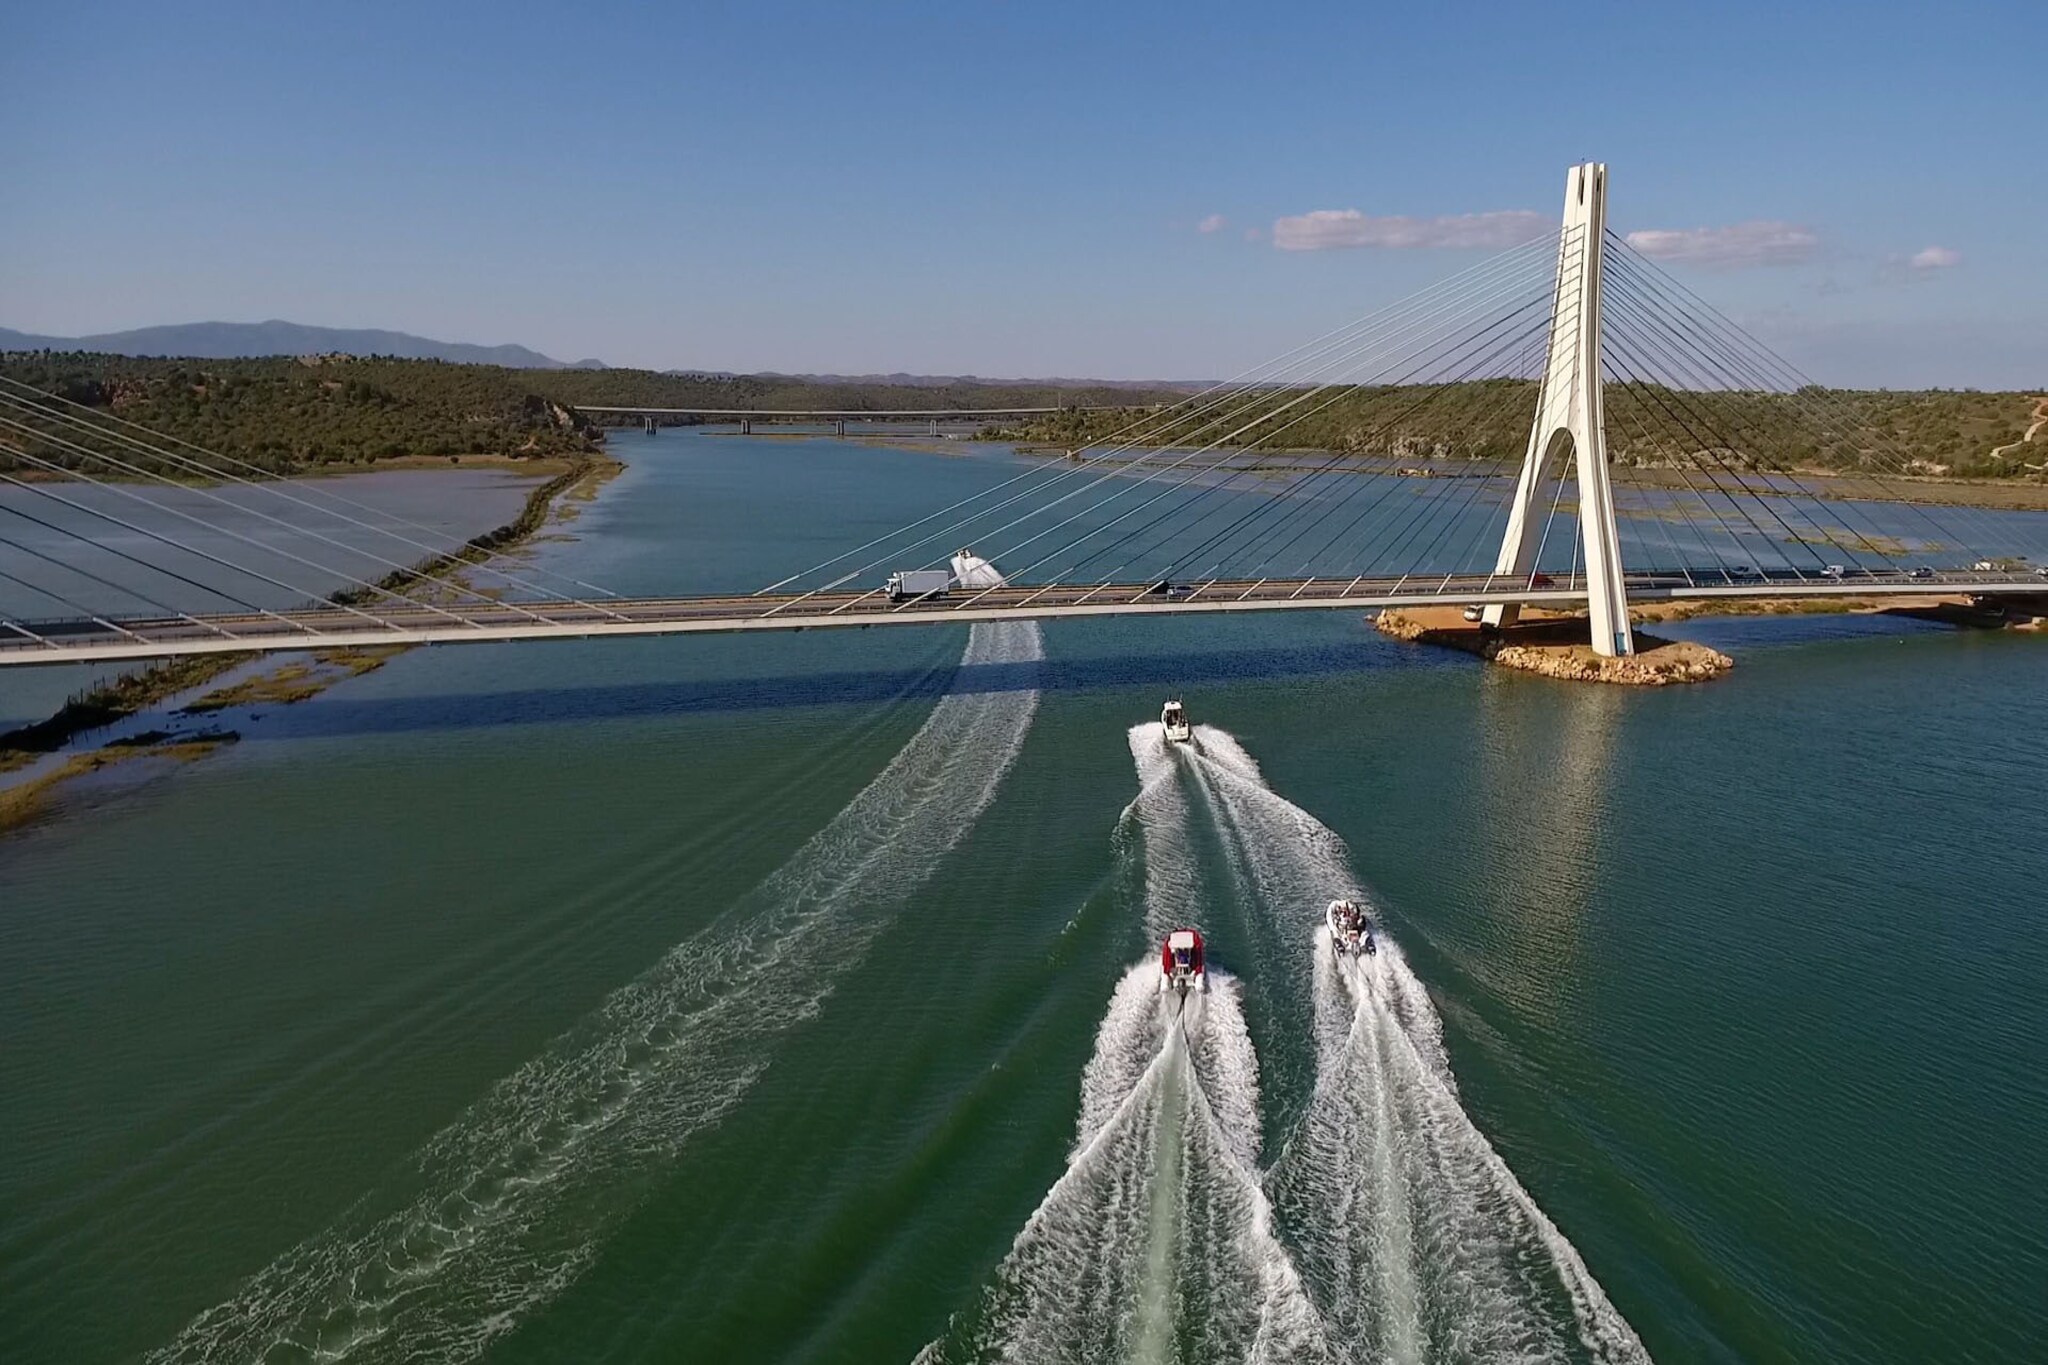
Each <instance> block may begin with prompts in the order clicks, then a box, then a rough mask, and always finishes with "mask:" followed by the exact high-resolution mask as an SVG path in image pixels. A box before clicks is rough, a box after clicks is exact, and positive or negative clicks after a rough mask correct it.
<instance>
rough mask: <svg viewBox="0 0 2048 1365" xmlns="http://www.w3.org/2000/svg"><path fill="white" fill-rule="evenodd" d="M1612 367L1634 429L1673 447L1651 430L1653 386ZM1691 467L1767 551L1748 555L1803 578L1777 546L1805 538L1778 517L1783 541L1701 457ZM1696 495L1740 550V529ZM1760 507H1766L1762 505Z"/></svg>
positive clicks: (1802, 542) (1754, 499) (1686, 479)
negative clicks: (1630, 410)
mask: <svg viewBox="0 0 2048 1365" xmlns="http://www.w3.org/2000/svg"><path fill="white" fill-rule="evenodd" d="M1616 368H1617V369H1619V370H1621V371H1622V373H1623V378H1621V379H1617V380H1615V381H1613V382H1614V385H1615V388H1616V390H1617V391H1618V392H1620V393H1621V394H1622V395H1623V396H1624V397H1626V398H1628V399H1629V400H1630V402H1632V403H1634V404H1635V405H1636V409H1637V411H1636V414H1635V415H1636V420H1637V430H1638V432H1639V433H1642V434H1643V435H1644V439H1645V440H1646V441H1647V442H1648V443H1649V444H1651V445H1653V446H1660V447H1662V448H1666V449H1677V448H1678V446H1677V444H1676V443H1674V442H1673V440H1672V438H1671V437H1670V436H1668V435H1667V436H1666V437H1664V438H1663V439H1661V440H1660V439H1659V438H1658V436H1657V435H1656V432H1655V430H1654V423H1653V421H1652V418H1653V416H1654V414H1653V413H1652V412H1651V410H1650V409H1651V402H1652V395H1651V393H1650V388H1653V387H1654V386H1648V387H1646V386H1644V385H1643V384H1641V383H1639V382H1637V381H1635V380H1634V379H1633V375H1634V372H1633V371H1632V370H1629V369H1627V367H1626V366H1623V365H1621V364H1620V363H1619V359H1618V358H1617V364H1616ZM1617 408H1618V409H1620V410H1626V409H1622V408H1620V405H1617ZM1672 425H1673V426H1676V423H1673V424H1672ZM1687 443H1688V444H1693V445H1698V444H1700V443H1699V442H1698V441H1696V440H1694V441H1691V442H1687ZM1675 467H1676V468H1677V470H1678V471H1679V477H1680V478H1681V479H1682V480H1684V482H1685V485H1686V487H1687V488H1688V489H1690V490H1692V491H1694V492H1698V489H1697V487H1696V486H1695V485H1694V484H1693V482H1692V479H1691V477H1690V476H1689V475H1688V474H1686V472H1685V465H1684V464H1683V463H1682V462H1680V463H1678V464H1677V465H1676V466H1675ZM1695 468H1696V469H1697V470H1698V472H1699V474H1700V477H1701V478H1703V479H1705V480H1706V481H1707V487H1708V488H1710V489H1712V490H1713V491H1714V492H1715V493H1717V494H1719V495H1720V497H1721V499H1722V500H1723V501H1725V502H1726V503H1727V504H1728V506H1729V507H1730V508H1731V509H1733V511H1734V513H1735V517H1736V520H1737V521H1739V522H1741V523H1742V524H1743V525H1744V526H1747V527H1748V528H1749V533H1750V534H1751V535H1753V536H1755V537H1756V538H1758V539H1759V540H1761V541H1762V542H1763V543H1764V546H1765V547H1766V548H1767V550H1768V552H1769V553H1768V554H1766V555H1762V556H1757V555H1754V554H1753V553H1752V556H1751V557H1753V558H1756V559H1757V560H1758V563H1759V564H1761V563H1762V561H1763V560H1764V559H1767V558H1771V557H1775V558H1777V559H1778V560H1779V561H1780V562H1781V563H1782V564H1783V565H1784V567H1785V568H1786V569H1787V570H1789V571H1790V572H1792V573H1794V574H1796V575H1798V576H1799V577H1801V578H1804V577H1805V576H1806V575H1805V574H1804V573H1803V572H1802V571H1801V570H1800V568H1799V566H1798V565H1797V564H1795V563H1793V561H1792V557H1791V556H1790V555H1789V554H1787V553H1786V552H1785V551H1784V549H1782V548H1780V547H1781V546H1784V545H1786V544H1796V545H1807V542H1806V541H1805V540H1803V539H1802V538H1800V537H1798V536H1796V535H1793V533H1792V531H1791V529H1790V528H1789V527H1786V526H1785V525H1784V523H1783V522H1782V520H1781V521H1779V527H1780V529H1781V530H1784V531H1785V533H1786V534H1787V535H1788V536H1792V537H1793V538H1792V539H1791V540H1789V541H1787V540H1783V539H1781V538H1780V537H1778V536H1776V535H1774V534H1772V532H1771V531H1770V529H1769V528H1768V527H1766V526H1765V525H1764V524H1763V523H1762V522H1760V521H1758V520H1757V518H1756V517H1755V516H1753V515H1752V514H1751V513H1750V512H1748V511H1747V510H1745V509H1744V507H1743V505H1742V501H1741V499H1740V498H1739V497H1737V496H1736V493H1735V492H1731V491H1730V490H1729V488H1728V487H1727V486H1726V485H1724V484H1723V483H1722V482H1721V481H1720V480H1719V479H1717V478H1716V477H1715V476H1714V470H1713V469H1712V468H1711V467H1709V466H1708V465H1707V464H1706V463H1705V462H1704V461H1702V462H1699V463H1697V464H1696V465H1695ZM1736 487H1737V488H1738V489H1741V484H1740V483H1739V481H1738V483H1737V485H1736ZM1742 491H1744V492H1746V493H1747V495H1748V496H1749V498H1750V500H1751V501H1752V502H1756V503H1757V505H1758V507H1759V508H1764V504H1763V502H1762V501H1761V498H1760V497H1759V495H1758V494H1757V493H1755V492H1754V491H1753V490H1742ZM1700 499H1701V502H1702V504H1703V505H1704V506H1705V507H1706V509H1707V511H1708V513H1709V514H1710V515H1712V516H1713V517H1714V519H1715V520H1716V521H1717V522H1719V523H1720V524H1721V527H1722V529H1723V530H1726V531H1727V532H1728V533H1729V536H1730V538H1731V539H1732V540H1733V541H1734V542H1735V546H1736V548H1737V549H1738V550H1743V549H1744V542H1743V538H1742V533H1741V532H1740V531H1737V530H1735V529H1734V528H1733V527H1732V526H1730V525H1729V523H1728V520H1727V519H1726V518H1725V517H1723V516H1722V515H1721V512H1720V509H1719V508H1718V507H1716V506H1715V505H1714V503H1713V500H1712V499H1711V498H1708V497H1707V496H1706V495H1705V494H1700ZM1764 510H1768V509H1767V508H1765V509H1764ZM1808 548H1809V549H1810V548H1811V547H1810V546H1809V547H1808ZM1815 561H1816V562H1822V561H1821V557H1820V556H1819V554H1818V553H1816V554H1815Z"/></svg>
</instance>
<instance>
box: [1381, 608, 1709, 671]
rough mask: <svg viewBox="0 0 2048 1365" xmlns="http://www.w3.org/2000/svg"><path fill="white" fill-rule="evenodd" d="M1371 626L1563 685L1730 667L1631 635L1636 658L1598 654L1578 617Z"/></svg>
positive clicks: (1435, 618) (1678, 645)
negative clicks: (1494, 625) (1496, 624)
mask: <svg viewBox="0 0 2048 1365" xmlns="http://www.w3.org/2000/svg"><path fill="white" fill-rule="evenodd" d="M1373 624H1374V625H1375V626H1376V627H1377V628H1378V629H1379V631H1380V632H1381V633H1382V634H1384V635H1391V636H1393V637H1394V638H1395V639H1397V640H1407V641H1411V642H1413V643H1415V644H1424V645H1442V646H1445V647H1447V648H1450V649H1461V650H1463V651H1465V652H1466V653H1467V654H1476V655H1478V656H1479V657H1480V658H1482V659H1485V660H1487V661H1488V662H1491V663H1497V664H1500V665H1501V666H1502V667H1504V668H1515V669H1520V670H1521V671H1523V672H1525V673H1538V674H1541V675H1543V676H1544V677H1546V678H1561V679H1564V680H1566V681H1569V682H1600V683H1617V684H1621V685H1623V686H1628V687H1667V686H1669V685H1671V684H1673V683H1689V682H1706V681H1707V680H1708V679H1710V678H1718V677H1720V676H1721V675H1722V674H1724V673H1726V672H1727V671H1728V670H1729V669H1731V668H1733V667H1735V661H1734V660H1733V659H1731V658H1729V657H1728V656H1727V655H1726V654H1723V653H1721V652H1720V651H1719V650H1714V649H1709V648H1707V647H1706V646H1705V645H1702V644H1695V643H1693V642H1692V641H1690V640H1666V639H1662V638H1660V637H1658V636H1655V635H1650V634H1646V633H1644V632H1642V631H1637V632H1636V637H1635V638H1636V652H1635V653H1634V654H1632V655H1629V656H1628V657H1627V658H1609V657H1608V656H1606V655H1603V654H1596V653H1594V652H1593V646H1592V645H1591V643H1589V639H1588V635H1587V627H1586V618H1585V617H1583V616H1557V615H1537V614H1535V613H1530V614H1529V615H1528V616H1527V617H1526V618H1525V619H1524V620H1521V621H1517V622H1516V623H1515V624H1514V625H1511V626H1506V627H1502V628H1501V629H1498V630H1490V629H1487V628H1485V627H1482V626H1480V625H1477V624H1475V623H1472V622H1468V621H1466V620H1465V619H1464V615H1463V613H1462V612H1461V611H1460V609H1459V608H1457V607H1408V608H1402V609H1398V610H1397V609H1394V608H1389V609H1387V610H1385V611H1382V612H1381V613H1380V614H1379V615H1378V616H1377V617H1376V618H1374V621H1373Z"/></svg>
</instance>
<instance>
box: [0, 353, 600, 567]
mask: <svg viewBox="0 0 2048 1365" xmlns="http://www.w3.org/2000/svg"><path fill="white" fill-rule="evenodd" d="M0 384H4V385H7V386H9V387H11V388H15V389H20V390H22V391H23V392H25V393H29V394H33V395H35V397H36V399H37V400H39V401H42V402H44V403H47V402H49V401H52V400H54V401H55V402H58V403H62V404H64V405H65V406H66V407H71V408H76V409H77V410H78V411H80V412H83V413H90V414H92V417H93V419H94V420H92V421H89V422H88V421H85V420H84V419H81V418H76V417H73V418H70V419H69V420H70V421H72V422H73V423H75V424H78V425H81V426H90V427H92V428H93V429H95V430H99V431H103V432H105V434H107V435H108V436H110V437H113V438H114V439H117V440H120V441H124V442H126V443H127V444H128V445H130V446H131V447H136V448H140V449H144V450H147V451H149V452H150V453H151V454H156V455H162V456H165V457H168V454H169V452H168V451H166V450H163V449H161V448H159V447H157V446H154V445H152V444H150V443H149V442H145V441H140V440H137V439H136V438H134V437H131V436H125V435H123V434H121V433H120V432H119V431H116V430H114V428H115V427H126V428H129V429H131V430H134V431H140V432H145V433H147V434H148V435H149V436H151V437H152V438H154V439H155V440H157V441H168V442H171V443H173V444H176V445H181V446H183V447H184V448H185V449H187V450H190V451H194V452H196V453H197V454H200V455H203V456H205V457H206V458H207V460H211V461H218V462H219V463H221V464H228V465H233V466H234V467H236V468H237V469H245V470H249V471H251V472H253V473H256V474H260V475H262V476H263V477H262V478H260V479H245V480H244V482H248V483H252V484H255V485H256V486H258V487H264V488H268V487H269V486H270V485H271V484H272V483H273V482H275V481H277V480H278V479H279V478H280V476H279V475H278V474H277V473H276V472H275V471H273V470H268V469H265V468H263V466H261V465H259V464H255V463H253V462H251V461H249V460H243V459H238V458H237V457H235V456H233V455H229V454H226V453H225V452H223V451H217V450H208V449H206V447H204V446H201V445H197V444H195V443H193V442H191V441H188V440H186V439H185V438H184V437H182V436H174V435H171V434H170V433H169V432H162V431H157V430H155V429H154V428H151V427H146V426H144V425H142V424H141V423H140V422H131V421H129V420H128V419H127V418H125V417H121V416H119V415H117V414H115V413H111V412H108V413H101V412H99V411H97V410H96V409H94V408H90V407H87V406H86V405H85V404H83V403H80V402H78V401H77V400H76V399H71V398H66V397H64V395H62V394H53V393H46V392H45V391H43V390H41V389H38V388H36V387H35V386H34V385H31V384H24V383H23V382H21V381H20V380H18V379H11V378H9V377H8V376H6V375H0ZM7 396H10V397H11V395H7ZM16 401H25V400H20V399H16ZM53 415H54V413H53ZM200 463H202V465H204V463H205V462H203V461H202V462H200ZM208 472H210V473H213V474H216V475H218V474H220V473H221V472H222V471H220V470H219V469H218V468H212V467H209V468H208ZM300 487H302V488H303V489H304V490H305V491H306V492H307V493H318V494H319V495H320V496H321V497H323V498H325V499H327V500H328V501H330V502H334V503H339V504H340V505H341V506H343V507H353V508H355V509H356V510H357V511H360V512H367V513H369V514H370V515H371V516H377V517H384V518H387V519H388V520H390V521H392V522H394V523H396V524H397V525H400V526H407V527H411V528H412V529H413V530H415V531H422V532H425V533H426V534H428V535H436V536H438V535H440V534H441V532H440V531H439V530H437V529H436V528H434V527H432V526H428V525H426V524H425V523H424V522H418V521H413V520H412V519H410V518H408V517H406V516H404V515H402V514H400V513H398V512H391V511H386V510H384V509H382V508H377V507H372V506H370V505H369V504H368V503H363V502H357V501H356V500H355V499H353V498H346V497H343V496H342V495H341V494H339V493H335V492H332V491H330V490H328V489H325V488H318V487H315V486H314V485H313V484H310V483H308V484H302V485H300ZM279 496H283V495H282V494H280V495H279ZM292 500H293V501H295V502H297V501H301V499H298V498H297V497H294V498H293V499H292ZM307 505H308V506H309V507H311V506H312V505H311V504H307ZM315 510H319V511H323V512H325V513H326V515H328V516H331V517H334V518H335V519H336V520H339V521H344V522H348V523H351V524H353V525H356V526H360V527H362V528H363V529H364V530H366V531H373V532H376V533H377V534H380V535H385V536H389V537H390V538H392V539H394V540H398V541H400V542H401V543H404V544H408V545H413V546H415V547H417V548H420V549H428V550H431V549H433V546H431V545H427V544H424V543H422V542H420V541H416V540H411V539H408V538H407V537H404V536H400V535H398V534H397V533H395V532H392V531H389V530H386V529H384V528H383V527H380V526H376V525H374V524H373V523H370V522H367V521H363V520H361V519H360V518H357V517H350V516H347V515H345V514H343V513H340V512H335V511H333V510H331V509H327V508H318V509H315ZM437 553H438V552H437ZM478 567H479V568H482V567H483V566H482V565H479V566H478ZM490 572H492V573H494V574H496V575H497V576H498V577H500V578H504V579H506V580H507V581H510V582H517V583H520V585H521V586H522V587H524V586H535V585H528V584H526V583H524V582H523V581H521V580H519V579H516V578H514V577H513V576H512V575H510V574H508V573H506V572H504V571H503V570H499V569H492V570H490ZM534 572H535V573H536V574H538V575H540V576H542V577H545V578H553V579H556V580H558V581H560V582H563V583H570V584H574V585H575V586H576V587H579V588H588V589H589V590H590V591H592V592H594V593H597V594H598V595H600V596H603V597H617V596H618V594H617V593H615V592H613V591H612V590H611V589H609V588H604V587H599V586H598V585H597V584H595V583H585V582H584V581H583V580H582V579H580V578H572V577H570V576H568V575H566V574H559V573H555V572H553V571H552V570H550V569H545V568H542V567H541V566H539V565H535V566H534ZM536 590H537V591H542V592H546V591H550V590H549V589H545V588H538V587H536ZM555 595H556V596H561V597H564V598H565V600H567V601H571V602H576V601H579V599H577V598H574V597H569V596H567V595H566V594H560V593H557V594H555ZM582 605H585V606H591V605H594V604H592V603H587V602H585V603H582Z"/></svg>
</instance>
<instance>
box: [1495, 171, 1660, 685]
mask: <svg viewBox="0 0 2048 1365" xmlns="http://www.w3.org/2000/svg"><path fill="white" fill-rule="evenodd" d="M1606 228H1607V167H1606V166H1605V165H1603V164H1601V163H1599V162H1590V161H1589V162H1587V163H1586V164H1584V165H1581V166H1574V167H1572V168H1571V170H1570V171H1569V172H1567V173H1566V176H1565V187H1564V230H1563V232H1562V233H1561V234H1560V236H1559V238H1558V245H1557V288H1556V292H1555V294H1554V296H1553V299H1552V303H1551V315H1550V349H1549V351H1548V354H1547V357H1546V359H1545V362H1544V366H1543V386H1542V388H1541V389H1540V390H1539V391H1538V393H1537V398H1536V422H1535V425H1534V426H1532V427H1531V428H1530V429H1529V449H1528V453H1527V454H1526V455H1525V456H1524V457H1523V459H1522V476H1521V478H1520V480H1519V481H1517V483H1516V485H1515V496H1514V501H1513V502H1511V503H1510V504H1509V505H1508V527H1507V534H1506V535H1505V536H1503V537H1502V539H1501V546H1500V558H1499V559H1498V560H1497V561H1496V562H1495V564H1494V573H1495V574H1496V575H1497V576H1499V577H1502V578H1514V579H1519V580H1522V581H1524V582H1526V581H1527V580H1528V578H1529V576H1530V575H1531V574H1533V573H1535V571H1536V556H1537V552H1538V551H1539V550H1540V549H1541V548H1542V533H1543V523H1544V518H1543V517H1542V515H1541V509H1542V506H1543V495H1544V493H1545V491H1546V490H1547V489H1549V487H1550V486H1551V482H1552V480H1553V479H1557V478H1561V477H1563V469H1562V466H1563V463H1564V459H1565V456H1566V455H1567V453H1570V454H1572V455H1573V456H1575V457H1576V459H1577V473H1578V484H1579V534H1580V538H1581V541H1582V543H1583V544H1582V549H1583V555H1584V561H1585V572H1586V605H1587V608H1588V612H1589V615H1590V617H1591V624H1592V642H1593V649H1594V652H1595V653H1599V654H1606V655H1623V654H1633V653H1635V637H1634V635H1633V634H1632V633H1631V632H1630V630H1629V624H1628V593H1627V590H1626V588H1627V585H1626V580H1625V579H1624V578H1623V576H1622V570H1621V546H1620V541H1619V538H1618V535H1617V533H1616V531H1615V526H1614V494H1613V491H1612V489H1610V488H1609V486H1608V482H1607V421H1606V417H1605V415H1604V414H1603V413H1602V411H1601V405H1600V383H1601V380H1600V247H1601V238H1602V236H1603V234H1604V233H1605V232H1606ZM1519 611H1520V608H1519V607H1518V606H1516V605H1515V604H1513V603H1508V604H1504V605H1495V606H1490V607H1488V608H1486V611H1485V620H1486V622H1487V623H1488V624H1489V625H1494V626H1501V625H1508V624H1511V623H1512V622H1513V621H1514V620H1515V617H1516V615H1517V613H1518V612H1519Z"/></svg>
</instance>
